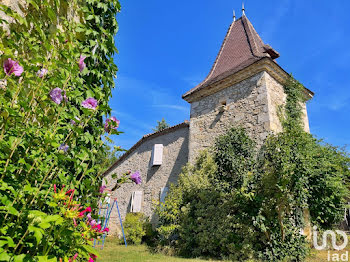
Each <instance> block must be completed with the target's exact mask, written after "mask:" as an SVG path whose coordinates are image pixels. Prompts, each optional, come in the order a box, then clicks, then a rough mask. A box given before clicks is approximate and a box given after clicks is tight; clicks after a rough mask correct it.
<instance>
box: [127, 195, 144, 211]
mask: <svg viewBox="0 0 350 262" xmlns="http://www.w3.org/2000/svg"><path fill="white" fill-rule="evenodd" d="M141 205H142V191H134V192H132V194H131V208H130V212H132V213H137V212H141Z"/></svg>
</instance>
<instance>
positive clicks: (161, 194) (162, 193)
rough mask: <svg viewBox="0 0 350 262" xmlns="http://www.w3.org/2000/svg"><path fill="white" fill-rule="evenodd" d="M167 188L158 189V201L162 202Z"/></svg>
mask: <svg viewBox="0 0 350 262" xmlns="http://www.w3.org/2000/svg"><path fill="white" fill-rule="evenodd" d="M168 191H169V188H168V187H162V188H161V189H160V197H159V201H160V202H161V203H164V200H165V197H166V195H167V194H168Z"/></svg>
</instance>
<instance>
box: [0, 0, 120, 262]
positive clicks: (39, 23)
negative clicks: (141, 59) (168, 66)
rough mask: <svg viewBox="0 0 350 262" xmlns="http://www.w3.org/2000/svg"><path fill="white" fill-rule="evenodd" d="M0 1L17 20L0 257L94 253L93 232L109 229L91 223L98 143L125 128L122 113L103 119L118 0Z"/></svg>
mask: <svg viewBox="0 0 350 262" xmlns="http://www.w3.org/2000/svg"><path fill="white" fill-rule="evenodd" d="M0 8H1V10H2V11H3V12H4V13H5V14H6V15H7V16H8V17H9V18H10V21H11V24H9V25H7V26H6V27H8V29H7V28H6V29H5V28H4V27H0V54H1V64H2V65H3V70H1V71H0V79H1V88H0V176H1V180H0V224H1V226H0V260H8V259H9V258H10V257H12V258H13V259H15V261H22V260H25V259H31V260H33V261H36V260H40V261H46V260H48V259H51V260H50V261H56V260H58V259H64V260H65V261H67V260H68V258H75V259H77V260H81V261H83V260H84V259H85V260H88V259H90V261H91V260H93V258H94V257H95V256H94V253H95V251H94V250H93V249H92V247H91V238H92V237H97V235H98V234H100V233H99V232H100V231H101V228H100V227H98V226H96V225H95V224H94V222H92V223H91V221H94V220H93V217H94V216H95V215H96V207H97V199H98V198H99V197H101V192H100V191H99V187H100V185H101V179H102V178H101V177H100V173H101V172H102V169H101V165H100V160H101V159H100V155H101V154H99V152H101V151H103V150H104V148H105V147H104V145H103V135H105V134H107V135H105V138H104V139H105V140H109V138H108V137H109V136H110V135H112V134H119V132H118V131H117V130H116V129H117V127H118V124H119V121H118V120H117V119H116V118H113V117H111V118H107V120H106V122H105V123H103V118H104V117H108V115H109V114H110V111H111V109H110V107H109V106H108V100H109V98H110V97H111V88H113V87H114V80H113V77H114V76H115V74H116V71H117V67H116V65H115V64H114V62H113V55H114V54H115V52H116V51H117V50H116V48H115V45H114V35H115V33H116V32H117V30H118V24H117V21H116V17H115V16H116V14H117V12H118V11H119V10H120V5H119V2H118V1H117V0H102V1H100V0H84V1H81V0H73V1H67V0H28V1H26V4H25V6H23V7H22V8H21V10H22V13H21V14H18V13H16V12H15V11H13V10H11V9H10V8H8V7H6V6H4V5H0ZM1 22H3V23H5V24H6V23H7V22H6V21H5V20H4V21H1ZM56 185H57V188H56ZM58 188H59V189H58ZM63 188H64V190H63ZM58 191H59V193H58ZM67 196H68V198H67ZM89 212H92V217H91V218H89V219H86V214H88V213H89ZM83 218H84V219H83ZM83 220H84V221H83Z"/></svg>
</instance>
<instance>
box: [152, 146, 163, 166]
mask: <svg viewBox="0 0 350 262" xmlns="http://www.w3.org/2000/svg"><path fill="white" fill-rule="evenodd" d="M162 163H163V144H155V145H154V146H153V150H152V159H151V164H152V166H160V165H162Z"/></svg>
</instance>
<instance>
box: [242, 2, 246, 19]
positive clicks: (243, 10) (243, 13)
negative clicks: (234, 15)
mask: <svg viewBox="0 0 350 262" xmlns="http://www.w3.org/2000/svg"><path fill="white" fill-rule="evenodd" d="M244 15H245V9H244V2H242V16H244Z"/></svg>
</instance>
